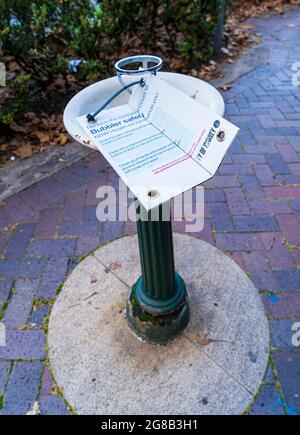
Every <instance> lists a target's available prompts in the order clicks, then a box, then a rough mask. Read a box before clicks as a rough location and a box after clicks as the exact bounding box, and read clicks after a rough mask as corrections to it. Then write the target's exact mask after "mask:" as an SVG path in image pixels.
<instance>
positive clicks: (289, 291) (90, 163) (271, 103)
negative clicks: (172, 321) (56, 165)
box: [0, 8, 300, 415]
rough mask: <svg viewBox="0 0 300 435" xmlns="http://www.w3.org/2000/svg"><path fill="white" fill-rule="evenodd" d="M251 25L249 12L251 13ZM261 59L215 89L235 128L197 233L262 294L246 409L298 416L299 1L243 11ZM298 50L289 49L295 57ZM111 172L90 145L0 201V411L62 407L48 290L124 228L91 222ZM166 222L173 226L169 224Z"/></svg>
mask: <svg viewBox="0 0 300 435" xmlns="http://www.w3.org/2000/svg"><path fill="white" fill-rule="evenodd" d="M250 23H251V21H250ZM252 24H253V25H254V26H255V28H256V30H257V31H259V32H260V33H261V34H262V35H263V41H262V44H264V46H265V48H266V53H267V52H268V51H269V55H270V59H269V63H266V64H264V65H262V66H260V67H259V68H257V69H256V70H255V71H252V72H251V73H249V74H247V75H246V76H244V77H242V78H240V79H239V80H238V81H236V82H235V83H234V84H233V86H232V88H231V89H230V90H229V91H228V92H226V93H224V98H225V100H226V105H227V117H228V118H229V119H230V120H231V121H232V122H234V123H236V124H237V125H239V126H240V127H241V134H240V135H239V138H238V139H237V140H236V142H235V144H234V145H233V146H232V147H231V150H230V152H229V153H228V155H227V156H226V158H225V160H224V162H223V164H222V165H221V167H220V169H219V171H218V174H217V175H216V177H215V178H214V179H212V180H210V181H208V182H207V183H206V185H205V187H206V189H205V199H206V202H205V207H206V209H205V227H204V230H203V231H202V232H200V233H197V234H196V236H197V237H200V238H202V239H204V240H207V241H208V242H209V243H212V244H214V245H215V246H217V247H218V248H219V249H221V250H223V251H224V252H227V253H228V254H229V255H231V256H232V258H233V259H234V260H235V261H236V262H237V263H238V264H239V265H240V266H241V267H242V268H243V269H244V270H246V271H247V272H248V273H249V274H250V276H251V278H252V280H253V281H254V283H255V285H256V286H257V288H258V289H259V291H260V292H261V296H262V299H263V302H264V304H265V308H266V312H267V314H268V317H269V319H270V328H271V337H272V352H271V355H270V365H269V368H268V371H267V373H266V377H265V380H264V383H263V385H262V388H261V390H260V392H259V394H258V396H257V398H256V400H255V402H254V404H253V406H252V407H251V409H250V410H249V413H250V414H300V348H299V347H298V348H297V347H295V346H293V345H292V334H293V332H292V330H291V327H292V324H293V323H294V322H295V321H297V320H298V321H299V320H300V249H299V245H300V244H299V239H300V139H299V134H300V88H299V87H298V88H296V87H293V86H292V83H291V75H292V71H291V66H292V64H293V63H294V62H296V61H297V62H300V55H299V52H300V50H299V49H300V39H299V37H298V31H297V26H300V8H297V9H294V10H292V11H290V12H288V13H287V14H286V15H285V16H272V17H271V18H267V19H259V20H252ZM297 53H298V54H297ZM117 182H118V179H117V176H116V174H115V173H114V171H113V170H112V169H110V168H109V166H108V165H107V163H106V162H105V161H104V159H103V158H102V157H101V155H100V154H98V153H94V154H92V155H91V156H89V157H87V158H85V159H83V160H81V161H79V162H77V163H75V164H73V165H71V166H70V167H68V168H66V169H64V170H62V171H60V172H58V173H57V174H55V175H52V176H50V177H48V178H47V179H45V180H43V181H41V182H39V183H37V184H35V185H33V186H31V187H29V188H28V189H26V190H24V191H22V192H20V193H18V194H16V195H13V196H12V197H10V198H8V199H7V200H6V201H4V203H3V204H2V205H1V206H0V316H1V317H0V319H1V320H2V321H3V322H4V323H5V324H6V326H7V346H6V347H0V415H1V414H18V413H21V414H24V413H26V412H28V411H29V410H30V409H31V408H32V406H33V403H34V402H35V401H36V400H38V402H39V405H40V409H41V413H42V414H55V413H56V414H68V413H69V411H68V409H67V407H66V405H65V403H64V400H63V398H62V397H61V396H60V392H59V391H58V389H57V388H56V387H55V385H53V380H52V378H51V374H50V372H49V368H48V364H47V358H46V337H45V332H46V331H47V319H48V316H49V312H50V309H51V305H52V304H53V301H54V299H55V296H56V293H57V289H58V288H59V286H60V285H61V283H62V282H63V280H64V279H65V277H66V276H67V275H68V274H69V273H70V271H71V270H72V269H73V268H74V267H75V266H76V264H77V263H78V261H79V260H80V257H81V256H83V255H85V254H87V253H88V252H90V251H91V250H92V249H94V248H95V247H97V246H99V245H101V244H103V243H105V242H106V241H108V240H110V239H113V238H116V237H119V236H120V235H122V234H123V233H126V232H132V231H134V225H133V224H132V223H122V222H121V223H120V222H118V223H99V222H98V221H97V219H96V216H95V208H96V205H97V204H98V201H99V200H98V199H97V198H96V190H97V187H98V186H99V185H101V184H107V183H108V184H111V185H113V186H116V185H117ZM174 230H175V231H182V230H183V225H182V223H180V222H175V223H174Z"/></svg>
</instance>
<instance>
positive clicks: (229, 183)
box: [205, 175, 241, 187]
mask: <svg viewBox="0 0 300 435" xmlns="http://www.w3.org/2000/svg"><path fill="white" fill-rule="evenodd" d="M240 185H241V183H240V182H239V180H238V179H237V177H236V176H234V175H217V176H215V177H214V178H211V179H210V180H209V181H207V182H206V183H205V187H237V186H240Z"/></svg>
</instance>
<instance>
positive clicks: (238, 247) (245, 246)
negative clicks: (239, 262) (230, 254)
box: [215, 233, 262, 251]
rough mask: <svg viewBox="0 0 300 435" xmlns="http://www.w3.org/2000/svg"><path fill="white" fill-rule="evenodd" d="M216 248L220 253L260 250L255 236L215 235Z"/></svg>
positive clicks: (260, 247)
mask: <svg viewBox="0 0 300 435" xmlns="http://www.w3.org/2000/svg"><path fill="white" fill-rule="evenodd" d="M215 238H216V246H217V248H219V249H221V250H222V251H252V250H257V249H262V245H261V243H260V241H259V240H258V239H257V238H256V236H255V234H253V233H249V234H245V233H241V234H237V233H227V234H222V233H215Z"/></svg>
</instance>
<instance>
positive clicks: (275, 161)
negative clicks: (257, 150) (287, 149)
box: [264, 153, 290, 174]
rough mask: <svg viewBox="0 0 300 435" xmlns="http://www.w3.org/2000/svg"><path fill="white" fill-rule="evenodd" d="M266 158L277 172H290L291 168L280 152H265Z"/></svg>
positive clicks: (273, 170)
mask: <svg viewBox="0 0 300 435" xmlns="http://www.w3.org/2000/svg"><path fill="white" fill-rule="evenodd" d="M264 156H265V159H266V161H267V163H268V165H269V166H270V168H271V170H272V172H274V173H275V174H289V173H290V170H289V168H288V166H287V164H286V162H285V161H284V160H283V158H282V156H281V155H280V154H278V153H277V154H264Z"/></svg>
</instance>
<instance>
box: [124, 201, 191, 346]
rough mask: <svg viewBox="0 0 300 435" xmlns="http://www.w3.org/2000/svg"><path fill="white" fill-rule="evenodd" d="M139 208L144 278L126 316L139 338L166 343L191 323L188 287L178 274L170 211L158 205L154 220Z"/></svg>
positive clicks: (131, 293) (133, 294) (138, 225)
mask: <svg viewBox="0 0 300 435" xmlns="http://www.w3.org/2000/svg"><path fill="white" fill-rule="evenodd" d="M136 206H137V212H138V215H139V219H138V220H137V231H138V240H139V251H140V260H141V269H142V275H141V276H140V277H139V278H138V280H137V282H136V283H135V284H134V286H133V287H132V290H131V292H130V295H129V299H128V304H127V309H126V316H127V319H128V321H129V325H130V326H131V327H132V328H133V329H134V330H135V332H136V333H137V334H138V335H139V336H140V337H142V338H144V339H145V340H147V341H149V342H154V343H166V342H167V341H168V340H170V339H172V338H174V337H175V336H176V335H178V334H179V333H180V332H181V331H182V330H183V329H184V328H185V327H186V326H187V324H188V321H189V307H188V299H187V293H186V287H185V284H184V281H183V279H182V278H181V277H180V275H179V274H178V273H176V272H175V265H174V250H173V236H172V222H171V216H170V209H169V206H168V205H164V207H165V209H163V206H159V208H158V210H157V209H156V211H155V213H156V220H153V213H152V214H151V212H147V211H146V210H145V209H144V207H143V206H142V205H141V204H139V203H138V202H137V203H136ZM166 210H168V212H167V213H166ZM151 216H152V219H151Z"/></svg>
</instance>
